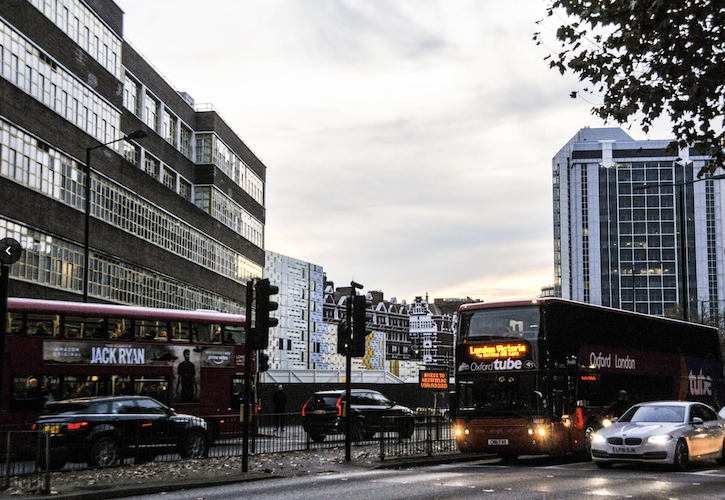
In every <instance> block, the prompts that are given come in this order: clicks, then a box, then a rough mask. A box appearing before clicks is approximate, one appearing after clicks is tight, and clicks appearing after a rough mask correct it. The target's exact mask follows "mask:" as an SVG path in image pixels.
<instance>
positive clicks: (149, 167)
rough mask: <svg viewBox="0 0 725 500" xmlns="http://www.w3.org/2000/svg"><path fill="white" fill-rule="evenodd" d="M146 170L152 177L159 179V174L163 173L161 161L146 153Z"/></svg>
mask: <svg viewBox="0 0 725 500" xmlns="http://www.w3.org/2000/svg"><path fill="white" fill-rule="evenodd" d="M144 170H145V171H146V173H147V174H149V175H150V176H151V177H153V178H154V179H156V180H158V179H159V174H160V173H161V163H160V162H159V160H157V159H156V158H154V157H153V156H151V155H150V154H148V153H146V154H145V155H144Z"/></svg>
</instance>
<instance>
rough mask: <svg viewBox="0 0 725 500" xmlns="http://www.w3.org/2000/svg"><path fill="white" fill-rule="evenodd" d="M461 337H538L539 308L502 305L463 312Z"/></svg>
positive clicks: (531, 338)
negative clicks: (500, 306)
mask: <svg viewBox="0 0 725 500" xmlns="http://www.w3.org/2000/svg"><path fill="white" fill-rule="evenodd" d="M459 332H460V333H459V335H460V337H459V338H460V339H465V338H471V340H474V339H473V338H474V337H489V338H524V339H528V340H533V339H536V337H537V335H538V333H539V308H538V307H536V306H531V307H502V308H496V309H476V310H473V311H464V312H463V313H461V325H460V329H459Z"/></svg>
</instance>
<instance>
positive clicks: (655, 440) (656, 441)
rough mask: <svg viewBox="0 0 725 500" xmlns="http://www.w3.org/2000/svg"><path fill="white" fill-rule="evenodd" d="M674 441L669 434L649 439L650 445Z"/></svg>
mask: <svg viewBox="0 0 725 500" xmlns="http://www.w3.org/2000/svg"><path fill="white" fill-rule="evenodd" d="M671 439H672V436H669V435H667V434H659V435H657V436H650V437H648V438H647V442H648V443H652V444H665V443H666V442H667V441H670V440H671Z"/></svg>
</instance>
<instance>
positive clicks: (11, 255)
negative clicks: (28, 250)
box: [0, 238, 23, 264]
mask: <svg viewBox="0 0 725 500" xmlns="http://www.w3.org/2000/svg"><path fill="white" fill-rule="evenodd" d="M22 255H23V247H21V246H20V243H18V241H17V240H14V239H13V238H5V239H4V240H0V263H3V264H15V263H16V262H17V261H19V260H20V257H21V256H22Z"/></svg>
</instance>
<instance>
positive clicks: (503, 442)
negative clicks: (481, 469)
mask: <svg viewBox="0 0 725 500" xmlns="http://www.w3.org/2000/svg"><path fill="white" fill-rule="evenodd" d="M488 444H490V445H495V446H501V445H507V444H509V440H508V439H489V440H488Z"/></svg>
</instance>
